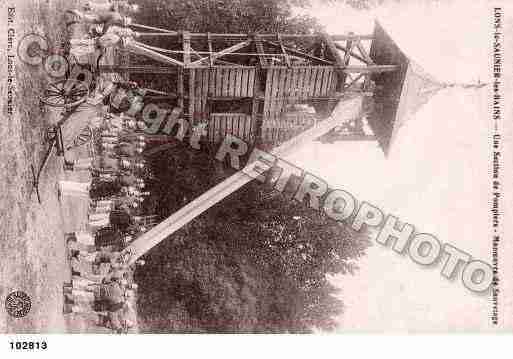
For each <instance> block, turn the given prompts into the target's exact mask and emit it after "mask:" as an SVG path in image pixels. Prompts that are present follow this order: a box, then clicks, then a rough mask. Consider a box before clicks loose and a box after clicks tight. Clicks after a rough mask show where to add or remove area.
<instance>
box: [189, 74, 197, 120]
mask: <svg viewBox="0 0 513 359" xmlns="http://www.w3.org/2000/svg"><path fill="white" fill-rule="evenodd" d="M195 82H196V71H195V70H194V69H189V116H190V121H191V126H194V125H196V116H195V114H194V113H195V108H196V107H195V105H196V104H195V101H196V96H195V93H194V92H195V90H196V88H195V87H196V84H195Z"/></svg>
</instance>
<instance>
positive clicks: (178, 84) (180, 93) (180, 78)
mask: <svg viewBox="0 0 513 359" xmlns="http://www.w3.org/2000/svg"><path fill="white" fill-rule="evenodd" d="M176 80H177V82H176V92H177V93H178V107H180V108H181V109H183V99H184V95H183V68H180V69H178V74H177V76H176Z"/></svg>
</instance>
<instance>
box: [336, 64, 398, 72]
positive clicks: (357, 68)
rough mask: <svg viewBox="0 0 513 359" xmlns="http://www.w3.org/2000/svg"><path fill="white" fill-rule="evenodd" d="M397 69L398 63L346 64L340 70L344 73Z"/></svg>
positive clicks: (391, 70)
mask: <svg viewBox="0 0 513 359" xmlns="http://www.w3.org/2000/svg"><path fill="white" fill-rule="evenodd" d="M398 69H399V66H398V65H370V66H347V67H343V68H342V71H343V72H345V73H363V74H369V73H380V72H393V71H396V70H398Z"/></svg>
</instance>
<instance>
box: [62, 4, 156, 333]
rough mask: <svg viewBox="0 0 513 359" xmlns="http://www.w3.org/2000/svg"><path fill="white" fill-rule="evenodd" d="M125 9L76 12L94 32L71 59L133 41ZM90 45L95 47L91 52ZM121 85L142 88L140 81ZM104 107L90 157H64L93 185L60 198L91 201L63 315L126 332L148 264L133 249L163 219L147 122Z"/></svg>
mask: <svg viewBox="0 0 513 359" xmlns="http://www.w3.org/2000/svg"><path fill="white" fill-rule="evenodd" d="M121 10H124V11H125V12H134V11H137V8H136V7H135V6H132V5H129V4H127V3H126V2H116V3H115V4H114V3H110V2H109V3H104V4H88V5H86V6H85V7H84V8H83V9H81V10H74V11H71V13H72V14H73V16H74V19H75V21H81V22H83V23H85V24H86V25H90V26H91V31H90V34H91V35H92V37H91V39H86V40H80V39H78V40H74V41H72V42H71V50H70V51H71V53H73V52H74V51H75V55H77V54H78V55H83V54H85V53H87V52H88V51H98V47H100V48H101V47H104V46H117V45H116V44H117V43H118V42H119V39H118V40H116V41H111V42H110V43H109V42H108V41H107V37H110V39H111V40H112V39H114V37H113V36H118V38H120V34H118V32H120V31H123V33H124V34H125V35H126V33H127V31H130V30H129V29H127V28H126V27H125V26H126V23H127V21H128V20H127V19H128V18H127V17H124V16H121ZM81 41H82V42H81ZM109 41H110V40H109ZM86 42H87V44H88V45H87V46H89V45H91V46H89V48H87V46H84V44H86ZM85 48H87V51H85V52H84V49H85ZM77 49H80V51H77ZM100 50H101V49H100ZM117 85H119V86H118V87H119V88H123V87H127V86H128V87H130V88H137V84H135V83H133V82H125V83H118V84H117ZM97 106H98V109H97V110H98V111H96V112H95V113H96V114H97V115H95V116H93V117H94V118H88V119H87V122H88V123H87V126H89V127H90V128H91V129H92V133H93V141H92V151H90V153H91V156H90V157H86V158H83V157H82V158H77V159H75V160H68V159H66V158H65V162H64V170H65V171H73V172H83V171H86V172H87V173H88V174H89V176H87V178H89V180H88V181H86V182H78V181H72V180H62V181H59V195H60V196H61V197H75V198H76V197H78V198H82V199H86V200H87V201H88V202H89V210H88V221H87V226H86V229H85V230H80V231H76V232H73V233H67V234H66V244H67V248H68V255H69V259H70V263H71V274H72V276H71V282H69V283H65V285H64V299H65V301H64V303H65V304H64V313H75V314H82V313H87V314H92V313H94V314H95V315H96V316H97V319H98V324H99V325H101V326H104V327H107V328H110V329H111V330H113V331H115V332H127V331H128V330H129V329H130V328H133V327H134V326H136V309H135V302H136V297H137V284H136V283H134V279H133V273H134V269H135V266H137V265H144V261H143V260H138V261H135V262H134V261H131V258H130V256H131V253H130V251H128V250H127V246H129V245H130V243H131V242H132V241H133V240H134V239H135V238H137V236H139V235H140V234H141V233H144V232H145V231H147V230H148V229H149V228H150V227H151V226H153V225H154V224H155V220H156V218H155V216H153V215H148V214H147V213H145V210H144V209H143V208H144V206H143V204H144V201H145V199H146V198H147V197H148V195H149V191H147V190H146V182H147V181H146V180H147V178H148V176H149V175H150V173H149V170H148V169H147V166H146V163H145V160H144V156H143V152H144V149H145V146H146V144H147V140H146V135H145V132H144V129H145V126H146V124H145V123H144V122H143V121H140V120H137V119H136V118H134V117H132V116H129V115H127V114H126V113H124V112H123V111H122V110H120V109H119V108H115V107H113V106H112V104H109V103H107V102H100V103H98V104H97Z"/></svg>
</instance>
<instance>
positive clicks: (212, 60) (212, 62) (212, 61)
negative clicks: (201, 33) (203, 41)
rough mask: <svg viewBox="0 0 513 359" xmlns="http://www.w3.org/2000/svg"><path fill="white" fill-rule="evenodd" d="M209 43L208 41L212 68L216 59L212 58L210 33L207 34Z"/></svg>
mask: <svg viewBox="0 0 513 359" xmlns="http://www.w3.org/2000/svg"><path fill="white" fill-rule="evenodd" d="M207 41H208V56H209V60H210V66H214V59H213V58H212V53H213V52H214V51H213V48H212V37H211V36H210V32H209V33H207Z"/></svg>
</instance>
